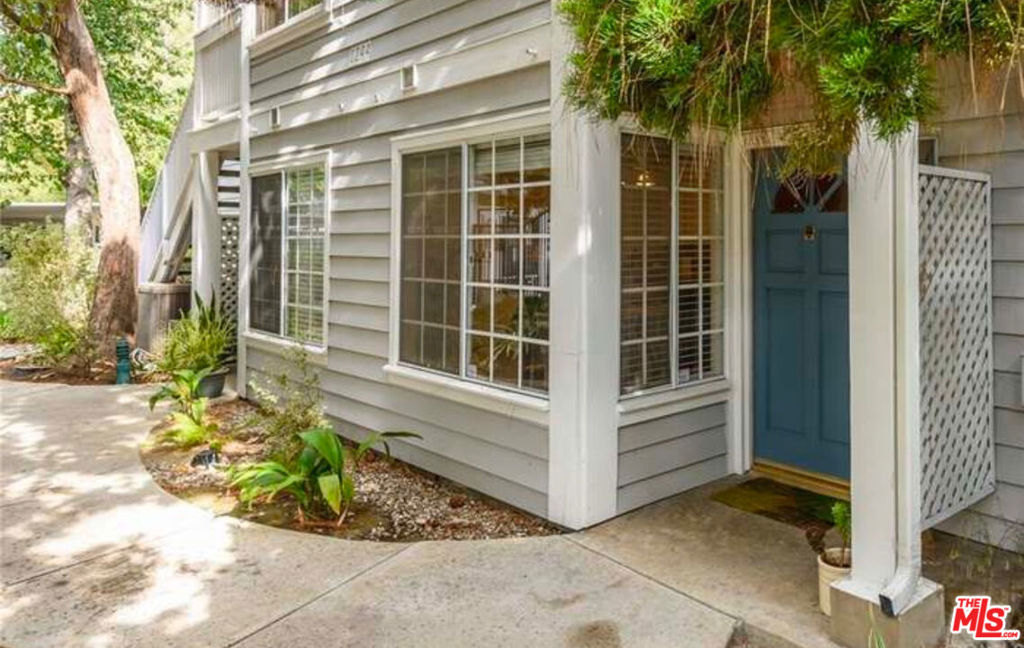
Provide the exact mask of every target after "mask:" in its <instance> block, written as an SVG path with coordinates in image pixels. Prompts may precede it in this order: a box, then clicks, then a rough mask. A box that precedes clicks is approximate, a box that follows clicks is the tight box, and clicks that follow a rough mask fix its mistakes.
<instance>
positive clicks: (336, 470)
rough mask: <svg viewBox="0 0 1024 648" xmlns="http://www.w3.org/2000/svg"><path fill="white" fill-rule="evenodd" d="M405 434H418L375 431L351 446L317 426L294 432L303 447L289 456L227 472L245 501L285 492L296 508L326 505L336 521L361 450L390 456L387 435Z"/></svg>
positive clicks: (351, 491)
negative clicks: (297, 506)
mask: <svg viewBox="0 0 1024 648" xmlns="http://www.w3.org/2000/svg"><path fill="white" fill-rule="evenodd" d="M409 437H415V438H420V436H419V435H418V434H415V433H412V432H375V433H373V434H371V435H369V436H368V437H366V439H364V440H363V441H362V443H360V444H359V445H358V446H357V447H356V448H355V449H354V450H351V451H350V450H348V449H346V447H345V445H344V444H343V443H342V442H341V439H340V438H339V437H338V436H337V435H336V434H335V433H334V431H333V430H332V429H331V428H330V427H326V426H323V427H316V428H313V429H310V430H306V431H304V432H301V433H299V434H298V438H299V439H300V440H301V442H302V448H301V450H300V451H299V453H298V454H297V455H296V456H295V457H294V458H293V459H290V460H283V461H263V462H260V463H256V464H245V465H241V466H233V467H231V468H229V469H228V475H229V479H230V480H231V485H232V486H234V487H237V488H238V489H239V491H240V495H239V498H240V499H241V501H242V502H244V503H247V504H250V505H251V504H252V503H253V502H257V501H270V500H273V499H274V498H275V497H277V495H278V494H280V493H288V494H290V495H291V496H293V497H294V498H295V499H296V500H297V501H298V503H299V506H300V512H301V511H302V510H307V511H309V510H312V509H313V507H314V506H315V505H317V504H323V505H326V507H327V508H329V509H330V510H331V511H332V512H333V513H334V515H335V516H337V521H336V525H337V526H341V525H342V524H343V523H344V522H345V518H346V516H347V515H348V511H349V508H350V507H351V505H352V501H353V500H354V499H355V494H356V487H355V473H356V471H357V470H358V468H359V464H360V462H361V461H362V459H363V457H364V456H365V454H366V453H367V452H368V451H369V450H371V449H372V448H374V447H376V446H381V447H383V448H384V451H385V453H386V454H387V456H388V457H390V456H391V448H390V446H389V445H388V443H387V440H388V439H395V438H409Z"/></svg>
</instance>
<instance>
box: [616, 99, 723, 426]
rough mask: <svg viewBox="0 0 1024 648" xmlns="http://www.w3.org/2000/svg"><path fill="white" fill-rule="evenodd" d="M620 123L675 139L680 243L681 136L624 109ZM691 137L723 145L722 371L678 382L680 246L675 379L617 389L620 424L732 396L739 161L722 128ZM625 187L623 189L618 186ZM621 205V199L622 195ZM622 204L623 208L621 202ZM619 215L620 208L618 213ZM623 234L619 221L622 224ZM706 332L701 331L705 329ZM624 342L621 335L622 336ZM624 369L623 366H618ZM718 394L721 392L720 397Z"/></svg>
mask: <svg viewBox="0 0 1024 648" xmlns="http://www.w3.org/2000/svg"><path fill="white" fill-rule="evenodd" d="M618 124H619V136H620V137H621V136H623V135H639V136H646V137H659V138H662V139H668V140H669V141H670V142H671V144H672V183H673V187H674V190H673V192H672V194H673V195H672V211H673V218H672V220H673V224H672V234H671V235H670V237H669V238H670V239H671V240H672V241H673V248H677V247H678V238H679V237H678V234H677V227H678V202H679V197H678V187H675V183H676V178H677V176H678V170H677V165H678V164H679V153H678V142H676V141H675V140H673V139H672V138H669V137H666V136H665V135H664V134H661V133H657V132H652V131H650V130H648V129H645V128H643V127H642V126H640V124H639V122H637V121H636V119H635V118H634V117H632V116H630V115H625V116H623V117H621V118H620V119H619V120H618ZM690 142H701V143H705V144H708V145H714V146H719V147H721V155H722V189H721V196H720V199H721V206H720V209H721V210H722V255H723V257H724V258H723V259H722V281H721V283H722V291H723V295H722V301H723V304H722V311H723V313H722V329H721V331H720V332H721V335H722V375H720V376H712V377H709V378H703V379H701V380H695V381H691V382H687V383H679V381H678V371H679V367H678V365H679V357H678V356H679V334H678V331H677V328H678V326H677V321H678V317H679V286H678V262H679V256H678V251H677V250H676V251H673V253H672V262H671V267H670V268H669V279H670V286H669V287H670V290H669V331H670V334H669V356H670V360H671V364H670V369H671V382H670V383H669V384H667V385H659V386H657V387H651V388H649V389H641V390H637V391H635V392H632V393H629V394H621V393H620V394H619V406H618V411H619V419H620V421H619V425H620V426H625V425H632V424H635V423H641V422H643V421H647V420H651V419H654V418H659V417H662V416H668V415H669V414H677V413H681V412H686V411H689V410H691V409H697V408H700V407H704V406H705V405H711V404H714V403H719V402H725V401H727V400H728V399H729V393H730V391H731V389H732V387H731V382H730V377H731V376H732V374H733V366H732V364H731V363H732V353H733V349H732V347H733V345H734V341H733V339H732V338H731V335H732V332H733V330H734V329H735V328H736V326H735V322H734V321H733V319H734V318H733V317H732V313H731V309H730V293H732V292H733V291H735V290H737V289H738V288H739V287H738V286H736V285H735V282H734V279H735V277H734V270H733V268H731V267H730V262H729V259H730V258H731V256H732V254H733V252H732V250H733V248H732V246H733V243H734V240H735V238H734V237H735V235H736V233H738V232H735V233H734V228H733V224H732V220H733V219H732V213H731V212H732V209H733V206H732V204H731V200H730V198H729V196H730V192H732V191H733V187H732V183H733V181H734V177H733V175H732V167H733V166H734V165H735V161H734V159H733V155H732V149H731V147H730V146H729V145H728V141H727V139H726V136H725V134H724V133H723V132H721V131H718V130H707V131H699V130H694V131H693V134H692V135H691V137H690ZM616 164H621V160H616ZM620 191H621V189H620ZM620 205H621V199H620ZM620 209H621V208H620ZM620 219H621V214H620ZM620 237H621V227H620ZM619 254H620V255H621V244H620V247H619ZM621 267H622V263H621V259H620V262H619V268H620V275H621ZM617 290H619V291H621V286H618V287H617ZM621 308H622V305H621V299H620V304H619V309H620V317H621ZM701 333H703V331H702V332H701ZM619 344H620V345H621V340H620V341H619ZM619 370H620V371H621V370H622V369H621V367H620V369H619ZM616 378H617V380H621V376H618V377H616ZM719 396H720V398H719Z"/></svg>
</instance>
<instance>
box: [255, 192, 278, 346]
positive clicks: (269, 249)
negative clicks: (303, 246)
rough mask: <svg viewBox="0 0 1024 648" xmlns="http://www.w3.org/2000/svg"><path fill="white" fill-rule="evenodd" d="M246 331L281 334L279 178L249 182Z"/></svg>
mask: <svg viewBox="0 0 1024 648" xmlns="http://www.w3.org/2000/svg"><path fill="white" fill-rule="evenodd" d="M250 227H251V235H250V246H249V259H250V276H249V327H250V328H252V329H253V330H256V331H265V332H267V333H273V334H274V335H280V334H281V262H282V259H281V175H280V174H274V175H267V176H259V177H255V178H253V179H252V213H251V216H250Z"/></svg>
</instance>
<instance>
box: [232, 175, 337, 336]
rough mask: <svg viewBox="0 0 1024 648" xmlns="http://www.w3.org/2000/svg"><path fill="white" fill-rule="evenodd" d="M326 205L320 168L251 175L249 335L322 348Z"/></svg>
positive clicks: (323, 334)
mask: <svg viewBox="0 0 1024 648" xmlns="http://www.w3.org/2000/svg"><path fill="white" fill-rule="evenodd" d="M326 205H327V201H326V174H325V171H324V167H323V166H322V165H317V166H309V167H303V168H297V169H288V170H282V171H278V172H274V173H269V174H262V175H255V176H253V178H252V211H251V214H250V237H249V242H250V244H249V268H250V274H249V329H250V330H251V331H254V332H258V333H265V334H269V335H272V336H275V337H280V338H285V339H288V340H292V341H295V342H299V343H303V344H310V345H313V346H325V344H326V340H325V328H326V327H325V318H324V313H325V310H326V307H325V304H326V299H325V282H326V272H325V265H326V263H325V260H326V251H325V250H326V248H325V245H326V243H325V241H326V236H327V207H326Z"/></svg>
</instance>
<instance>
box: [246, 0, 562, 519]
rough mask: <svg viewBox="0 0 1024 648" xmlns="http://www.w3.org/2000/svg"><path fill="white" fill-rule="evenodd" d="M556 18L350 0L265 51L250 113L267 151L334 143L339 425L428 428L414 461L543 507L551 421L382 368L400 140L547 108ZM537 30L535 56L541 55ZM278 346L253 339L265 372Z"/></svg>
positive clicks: (333, 347) (332, 249) (499, 9)
mask: <svg viewBox="0 0 1024 648" xmlns="http://www.w3.org/2000/svg"><path fill="white" fill-rule="evenodd" d="M549 20H550V3H548V2H547V0H372V1H370V0H367V1H357V2H353V3H348V4H346V5H345V8H344V12H343V13H342V14H341V15H340V16H338V17H336V18H335V20H334V21H333V23H332V24H331V25H330V26H329V27H327V28H326V29H325V30H317V31H314V32H313V33H311V34H308V35H305V36H302V37H300V38H299V39H298V40H297V41H296V42H293V43H289V44H288V45H287V46H282V47H280V48H278V49H277V50H276V51H274V52H270V53H268V54H266V55H261V56H260V57H258V58H257V59H256V60H255V61H254V62H253V64H252V80H253V81H252V96H253V101H254V112H255V114H254V115H253V118H252V122H251V123H252V126H253V128H254V129H255V131H256V133H255V134H254V136H253V138H252V140H251V142H252V156H253V159H254V161H272V160H275V159H278V158H279V157H282V156H287V155H292V154H294V153H297V152H302V151H313V150H330V151H331V152H332V156H331V164H332V169H331V177H330V188H331V210H332V213H331V219H330V232H331V236H330V243H329V259H330V261H329V269H328V273H329V274H328V276H329V279H330V284H329V285H330V288H329V313H328V322H329V329H328V347H329V351H328V354H327V359H326V367H325V368H324V369H322V371H321V381H322V387H323V390H324V392H325V403H326V406H327V410H328V413H329V414H330V415H331V416H332V417H335V418H336V419H337V422H338V429H339V431H341V432H342V433H343V434H345V435H347V436H350V437H351V438H359V437H361V436H362V435H364V434H365V431H366V430H371V429H372V430H395V429H404V430H411V431H415V432H417V433H419V434H421V435H423V437H424V438H423V440H422V441H416V440H413V441H410V442H407V443H405V442H403V443H398V444H396V448H395V454H396V455H397V456H398V457H399V458H402V459H405V460H407V461H409V462H411V463H413V464H415V465H418V466H420V467H422V468H424V469H426V470H430V471H432V472H436V473H438V474H441V475H445V476H447V477H449V478H451V479H455V480H456V481H459V482H461V483H464V484H466V485H467V486H470V487H472V488H475V489H477V490H480V491H482V492H484V493H487V494H489V495H492V496H494V497H497V498H500V499H502V500H505V501H508V502H511V503H512V504H515V505H517V506H520V507H522V508H524V509H525V510H528V511H531V512H533V513H538V514H541V515H544V514H546V512H547V497H546V492H547V482H548V461H547V452H548V430H547V427H546V426H542V425H537V424H532V423H528V422H526V421H523V420H520V419H513V418H510V417H508V416H505V415H502V414H499V413H495V412H491V411H487V410H483V409H479V408H476V407H471V406H469V405H466V404H464V403H460V402H455V401H452V400H447V399H442V398H439V397H436V396H431V395H428V394H424V393H421V392H417V391H411V390H408V389H405V388H402V387H398V386H396V385H394V384H391V383H390V382H388V380H387V376H386V374H385V372H384V370H383V367H384V365H385V363H386V362H387V355H388V339H389V338H388V326H389V295H390V288H389V283H388V282H389V279H390V258H389V257H390V252H391V217H392V215H391V207H392V206H391V169H392V166H391V138H392V137H394V136H396V135H401V134H403V133H407V132H410V131H413V130H420V129H435V128H440V127H445V126H451V125H458V124H460V123H464V122H465V121H467V120H476V119H480V118H483V117H490V116H498V115H502V114H510V113H517V112H521V111H523V110H527V109H533V108H537V107H546V106H548V104H549V100H550V82H549V74H550V72H549V65H548V61H547V56H548V55H547V51H548V50H549V49H550V29H549V27H548V22H549ZM538 40H540V41H543V42H541V43H538V47H537V48H536V49H537V54H536V56H532V55H528V54H527V50H528V49H532V48H533V47H532V45H530V47H527V45H528V44H532V43H533V42H534V41H538ZM410 62H416V63H417V64H418V65H419V68H420V69H419V71H420V80H421V81H422V84H421V85H418V86H417V89H416V90H415V91H414V92H411V93H408V92H401V90H400V88H399V87H398V81H399V78H398V71H399V69H400V68H401V66H403V65H406V64H408V63H410ZM446 66H450V69H447V70H446V69H445V68H446ZM339 102H342V103H344V104H345V107H344V109H343V110H342V109H340V108H339V107H338V105H337V104H338V103H339ZM282 104H283V105H282ZM272 105H281V118H282V123H281V127H280V128H278V129H274V130H271V129H270V127H269V118H268V116H267V113H266V112H260V111H261V110H265V109H266V108H267V107H269V106H272ZM273 358H274V357H273V355H271V354H268V353H265V352H263V351H261V350H259V349H254V348H252V347H251V346H250V347H249V349H248V355H247V365H248V366H249V367H250V369H251V370H252V371H253V372H254V373H258V372H259V370H260V369H261V368H264V367H266V366H268V364H270V363H272V362H273Z"/></svg>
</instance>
